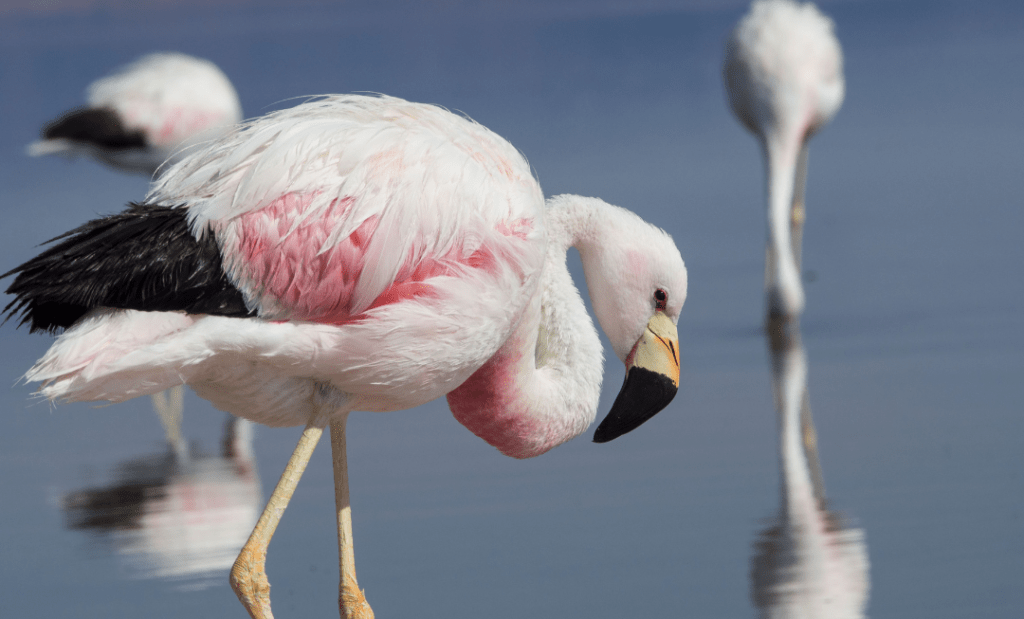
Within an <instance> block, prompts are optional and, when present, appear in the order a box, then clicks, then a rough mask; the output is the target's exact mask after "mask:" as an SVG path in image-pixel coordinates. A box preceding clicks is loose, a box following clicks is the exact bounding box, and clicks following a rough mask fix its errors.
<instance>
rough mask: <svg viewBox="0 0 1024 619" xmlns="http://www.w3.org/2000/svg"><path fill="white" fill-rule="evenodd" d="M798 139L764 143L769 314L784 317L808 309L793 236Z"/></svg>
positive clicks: (782, 138)
mask: <svg viewBox="0 0 1024 619" xmlns="http://www.w3.org/2000/svg"><path fill="white" fill-rule="evenodd" d="M798 135H799V134H797V133H796V132H792V134H791V135H790V136H788V137H785V134H783V135H773V136H769V137H768V138H767V139H766V140H765V141H764V149H765V162H766V170H765V177H766V179H767V183H768V189H767V192H768V255H767V261H766V263H765V292H766V294H767V297H768V306H769V307H768V309H769V312H771V313H776V314H781V315H784V316H798V315H799V314H800V313H801V312H802V311H803V308H804V290H803V285H802V284H801V282H800V267H799V265H798V264H797V249H796V247H795V246H794V239H793V234H792V230H793V224H794V219H793V217H794V213H793V197H794V192H795V190H796V175H797V162H798V158H799V153H800V147H801V139H800V137H797V136H798ZM801 137H802V136H801ZM801 209H802V207H801ZM800 216H801V217H802V213H801V214H800Z"/></svg>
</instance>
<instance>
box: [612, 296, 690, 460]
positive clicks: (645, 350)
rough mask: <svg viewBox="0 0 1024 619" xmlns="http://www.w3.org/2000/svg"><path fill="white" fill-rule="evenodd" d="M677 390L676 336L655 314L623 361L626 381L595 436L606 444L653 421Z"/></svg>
mask: <svg viewBox="0 0 1024 619" xmlns="http://www.w3.org/2000/svg"><path fill="white" fill-rule="evenodd" d="M678 390H679V335H678V333H677V331H676V325H675V324H674V323H673V322H672V320H671V319H669V317H668V316H666V315H665V313H664V312H655V314H654V317H653V318H651V320H650V321H648V323H647V328H646V329H644V334H643V335H641V336H640V339H639V340H637V343H636V345H635V346H633V350H632V351H631V352H630V353H629V356H628V357H626V380H625V382H624V383H623V384H622V389H621V390H620V391H619V395H618V396H616V398H615V404H612V409H611V410H610V411H608V415H607V416H606V417H605V418H604V421H602V422H601V425H599V426H597V431H596V432H594V442H595V443H607V442H608V441H610V440H612V439H615V438H618V437H620V436H622V435H623V434H625V433H627V432H630V431H632V430H635V429H636V428H638V427H640V425H641V424H642V423H643V422H645V421H647V420H648V419H650V418H651V417H654V415H656V414H657V413H658V411H660V410H661V409H663V408H665V407H666V406H668V403H669V402H671V401H672V398H674V397H675V395H676V391H678Z"/></svg>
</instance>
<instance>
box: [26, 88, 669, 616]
mask: <svg viewBox="0 0 1024 619" xmlns="http://www.w3.org/2000/svg"><path fill="white" fill-rule="evenodd" d="M56 240H58V241H59V242H58V243H57V244H56V245H54V246H53V247H51V248H49V249H48V250H46V251H45V252H43V253H42V254H40V255H39V256H38V257H36V258H34V259H32V260H30V261H29V262H27V263H25V264H23V265H21V266H20V267H18V268H16V269H14V271H12V273H16V274H17V278H16V279H15V281H14V283H13V284H12V285H11V286H10V288H9V290H8V292H10V293H12V294H15V295H16V297H15V300H14V301H13V302H12V303H11V304H10V305H9V306H8V307H7V309H6V311H7V312H8V313H9V314H8V315H9V316H11V315H15V314H18V313H19V312H20V313H22V320H23V323H25V322H27V323H28V324H29V325H30V326H31V327H32V329H34V330H35V329H45V330H51V331H52V330H57V329H60V328H66V329H67V330H66V331H65V332H64V333H63V334H62V335H61V336H60V337H59V338H58V339H57V341H56V342H55V343H54V345H53V346H52V347H51V348H50V349H49V351H48V352H47V353H46V354H45V355H44V356H43V358H42V359H40V360H39V361H38V362H37V363H36V365H35V366H33V367H32V369H30V370H29V372H28V374H27V376H26V378H27V379H28V380H30V381H41V382H42V383H43V385H42V387H41V390H40V391H41V395H42V396H44V397H47V398H49V399H51V400H71V401H80V400H110V401H121V400H126V399H128V398H131V397H135V396H138V395H143V394H147V393H152V392H155V391H159V390H161V389H166V388H167V387H169V386H171V385H174V384H180V383H182V382H185V383H187V384H189V385H190V386H191V387H192V388H193V389H195V391H196V392H197V393H198V394H199V395H200V396H202V397H204V398H206V399H208V400H210V401H211V402H212V403H213V404H214V405H215V406H217V407H220V408H222V409H224V410H226V411H228V412H231V413H234V414H236V415H239V416H241V417H245V418H247V419H250V420H253V421H257V422H260V423H264V424H267V425H270V426H292V425H303V424H304V425H305V430H304V432H303V435H302V438H301V439H300V441H299V444H298V445H297V447H296V449H295V452H294V453H293V455H292V457H291V459H290V461H289V463H288V465H287V468H286V469H285V472H284V474H283V475H282V477H281V480H280V482H279V483H278V485H277V487H276V488H275V489H274V492H273V494H272V496H271V497H270V500H269V502H268V504H267V508H266V510H265V511H264V513H263V515H262V516H261V517H260V520H259V523H258V524H257V526H256V528H255V530H254V531H253V534H252V536H251V537H250V539H249V541H248V542H247V544H246V546H245V547H244V548H243V549H242V551H241V553H240V554H239V557H238V560H237V561H236V563H235V566H234V568H233V569H232V574H231V582H232V586H233V587H234V589H235V591H236V592H237V593H238V596H239V598H240V599H241V601H242V603H243V604H244V605H245V606H246V608H247V610H248V611H249V613H250V615H251V616H253V617H269V616H271V614H270V598H269V583H268V581H267V578H266V575H265V571H264V562H265V556H266V548H267V544H268V542H269V540H270V536H271V535H272V534H273V531H274V529H275V528H276V526H277V524H278V521H279V519H280V517H281V514H282V513H283V511H284V508H285V506H286V505H287V503H288V500H289V499H290V497H291V495H292V492H293V491H294V488H295V486H296V484H297V482H298V479H299V477H300V476H301V474H302V471H303V470H304V468H305V466H306V463H307V462H308V460H309V457H310V455H311V453H312V450H313V448H314V446H315V445H316V443H317V441H318V440H319V438H320V435H321V433H322V432H323V429H324V428H325V427H326V426H328V425H330V427H331V446H332V453H333V458H334V472H335V485H336V490H335V498H336V508H337V511H338V527H339V546H340V548H339V554H340V560H339V563H340V568H341V582H340V601H339V604H340V606H341V614H342V616H343V617H354V616H360V617H362V616H372V612H371V611H370V609H369V605H368V604H367V603H366V600H365V598H364V597H363V594H362V592H361V591H360V589H359V588H358V585H357V581H356V578H355V563H354V558H353V551H352V543H351V539H352V537H351V513H350V509H349V500H348V481H347V472H346V456H345V422H346V419H347V417H348V414H349V412H350V411H353V410H362V411H393V410H400V409H406V408H411V407H413V406H417V405H419V404H423V403H425V402H429V401H430V400H433V399H435V398H437V397H440V396H446V397H447V399H448V403H449V406H450V408H451V410H452V412H453V414H454V415H455V417H456V419H457V420H458V421H459V422H461V423H462V424H463V425H465V426H466V427H467V428H468V429H469V430H471V431H472V432H473V433H474V434H476V435H477V436H479V437H481V438H482V439H484V440H485V441H487V442H488V443H490V444H491V445H493V446H495V447H496V448H498V449H499V450H500V451H501V452H502V453H504V454H506V455H509V456H512V457H516V458H528V457H533V456H537V455H540V454H542V453H544V452H546V451H548V450H549V449H551V448H553V447H555V446H556V445H559V444H560V443H563V442H565V441H567V440H569V439H571V438H573V437H575V436H577V435H579V434H580V433H582V432H583V431H584V430H585V429H586V428H587V426H588V425H589V424H590V423H591V422H592V421H593V420H594V419H595V415H596V412H597V406H598V396H599V394H600V385H601V379H602V372H603V367H602V366H603V360H602V356H603V355H602V347H601V344H600V340H599V339H598V336H597V332H596V330H595V328H594V325H593V322H592V321H591V320H590V317H589V315H588V314H587V312H586V309H585V307H584V304H583V301H582V299H581V298H580V295H579V292H578V291H577V289H576V287H575V286H574V285H573V282H572V279H571V277H570V275H569V271H568V269H567V266H566V252H567V250H568V248H569V247H575V248H576V249H577V250H578V251H579V254H580V257H581V260H582V264H583V268H584V272H585V275H586V280H587V288H588V289H589V292H590V295H591V299H592V301H593V307H594V313H595V314H596V316H597V319H598V322H599V323H600V325H601V327H602V329H603V330H604V332H605V333H606V334H607V336H608V338H609V340H610V341H611V344H612V347H613V348H614V350H615V354H616V356H618V357H619V359H620V360H621V361H622V362H623V363H624V364H625V366H626V378H625V381H624V384H623V387H622V389H621V391H620V393H619V395H618V397H617V398H616V400H615V403H614V404H613V406H612V408H611V410H610V412H609V413H608V415H607V416H606V417H605V419H604V421H602V423H601V424H600V425H599V427H598V429H597V431H596V433H595V436H594V440H595V441H597V442H604V441H608V440H612V439H614V438H616V437H617V436H620V435H621V434H624V433H626V432H629V431H630V430H632V429H634V428H636V427H637V426H639V425H640V424H641V423H643V422H644V421H646V420H647V419H649V418H650V417H651V416H653V415H654V414H655V413H657V412H658V411H659V410H661V409H662V408H664V407H665V406H666V405H667V404H668V403H669V401H670V400H671V399H672V398H673V396H674V395H675V392H676V390H677V387H678V378H679V353H678V340H677V335H676V322H677V321H678V319H679V313H680V311H681V309H682V306H683V301H684V300H685V298H686V287H687V277H686V268H685V266H684V265H683V260H682V258H681V257H680V254H679V250H678V249H677V248H676V246H675V244H674V243H673V241H672V239H671V237H670V236H669V235H668V234H666V233H665V232H664V231H662V230H660V229H658V228H656V227H654V226H652V225H651V224H649V223H647V222H645V221H643V220H642V219H641V218H640V217H638V216H637V215H635V214H633V213H632V212H630V211H627V210H625V209H622V208H619V207H616V206H612V205H609V204H607V203H605V202H603V201H601V200H598V199H595V198H584V197H579V196H569V195H563V196H557V197H554V198H551V199H550V200H548V201H547V203H546V204H545V200H544V197H543V194H542V192H541V189H540V186H539V185H538V183H537V182H536V180H535V179H534V178H533V176H532V175H531V170H530V167H529V165H528V164H527V162H526V160H525V159H524V158H523V156H522V155H521V154H520V153H519V152H518V151H516V149H515V148H513V147H512V145H510V144H509V143H508V142H507V141H505V140H503V139H502V138H500V137H498V136H497V135H495V134H494V133H492V132H490V131H488V130H487V129H486V128H484V127H482V126H480V125H479V124H476V123H474V122H472V121H470V120H468V119H466V118H463V117H461V116H457V115H455V114H452V113H450V112H448V111H445V110H443V109H441V108H438V107H434V106H430V105H423V104H415V103H409V102H406V101H403V100H401V99H395V98H389V97H365V96H329V97H324V98H320V99H317V100H312V101H309V102H307V103H304V104H302V105H299V106H296V107H295V108H292V109H289V110H284V111H279V112H274V113H272V114H269V115H267V116H265V117H263V118H260V119H257V120H255V121H252V122H249V123H246V124H244V125H241V126H240V127H239V128H237V129H235V130H233V131H231V132H230V133H229V134H228V135H226V136H225V137H223V138H221V139H220V140H218V141H217V142H216V143H214V144H212V145H209V146H207V147H206V148H204V149H203V150H201V151H199V152H197V153H194V154H192V155H190V156H189V157H187V158H186V159H184V160H182V161H181V162H179V163H177V164H175V165H174V166H173V167H171V168H170V169H168V170H167V171H166V172H165V173H164V174H163V175H161V176H160V178H158V179H157V180H156V182H155V183H154V185H153V187H152V188H151V190H150V192H149V194H148V195H147V197H146V199H145V201H144V202H143V203H141V204H137V205H132V206H131V207H130V208H129V209H128V210H126V211H124V212H122V213H120V214H117V215H113V216H110V217H107V218H104V219H99V220H96V221H93V222H90V223H87V224H86V225H84V226H82V227H80V228H78V229H77V230H73V231H71V232H69V233H68V234H66V235H64V236H62V237H59V239H56Z"/></svg>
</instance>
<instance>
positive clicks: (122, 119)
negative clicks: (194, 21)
mask: <svg viewBox="0 0 1024 619" xmlns="http://www.w3.org/2000/svg"><path fill="white" fill-rule="evenodd" d="M86 99H87V103H86V106H85V107H84V108H80V109H76V110H71V111H70V112H67V113H66V114H64V115H63V116H61V117H60V118H58V119H57V120H55V121H53V122H51V123H50V124H48V125H47V126H46V127H44V128H43V134H42V139H41V140H40V141H38V142H33V143H32V144H30V145H29V146H28V153H29V154H30V155H32V156H40V155H55V154H56V155H65V156H77V155H87V156H90V157H93V158H95V159H97V160H99V161H102V162H103V163H106V164H107V165H110V166H111V167H113V168H116V169H118V170H123V171H125V172H134V173H138V174H146V175H153V174H154V173H155V172H156V170H157V169H158V168H159V167H160V165H161V164H162V163H164V162H165V161H167V160H168V159H169V158H171V159H172V161H173V160H174V159H177V158H180V157H181V156H183V154H184V153H185V152H186V151H187V149H188V148H189V147H190V146H194V145H196V144H198V143H200V142H202V141H204V140H209V139H212V138H215V137H217V136H218V135H220V134H221V133H223V132H224V131H226V130H227V129H228V128H229V127H231V126H232V125H234V124H235V123H237V122H239V121H240V120H242V106H241V104H240V103H239V101H238V94H237V93H235V88H234V86H232V85H231V81H230V80H229V79H228V78H227V76H226V75H224V73H223V72H222V71H221V70H220V69H219V68H217V65H215V64H213V63H212V62H210V61H209V60H203V59H201V58H194V57H192V56H188V55H186V54H180V53H173V52H163V53H154V54H148V55H146V56H143V57H141V58H139V59H138V60H136V61H135V62H133V63H131V64H129V65H126V66H124V67H121V68H120V69H118V70H117V71H115V72H114V73H111V74H110V75H108V76H106V77H103V78H101V79H99V80H96V81H95V82H93V83H92V84H90V85H89V88H88V90H87V93H86Z"/></svg>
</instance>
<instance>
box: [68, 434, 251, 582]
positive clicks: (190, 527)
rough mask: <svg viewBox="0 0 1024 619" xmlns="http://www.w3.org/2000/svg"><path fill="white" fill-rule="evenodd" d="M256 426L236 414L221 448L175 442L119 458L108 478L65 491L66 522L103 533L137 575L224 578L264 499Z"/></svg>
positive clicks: (204, 580) (203, 579)
mask: <svg viewBox="0 0 1024 619" xmlns="http://www.w3.org/2000/svg"><path fill="white" fill-rule="evenodd" d="M252 434H253V429H252V424H251V423H249V422H248V421H244V420H241V419H237V418H234V417H232V418H231V419H230V420H229V421H228V422H227V425H226V427H225V435H224V439H223V443H222V450H221V455H219V456H197V455H189V454H188V453H187V450H184V451H183V450H182V449H181V447H180V445H176V444H174V443H171V444H170V445H169V447H170V449H169V452H168V453H165V454H159V455H154V456H147V457H143V458H138V459H134V460H129V461H127V462H123V463H121V464H120V465H118V466H117V477H116V479H115V481H114V482H113V483H111V484H110V485H109V486H104V487H101V488H89V489H85V490H80V491H77V492H72V493H70V494H68V495H67V496H65V497H64V501H63V507H64V512H65V516H66V522H67V526H68V528H70V529H79V530H87V531H90V532H93V533H96V534H99V535H100V536H102V537H103V538H104V539H105V540H107V541H109V542H110V543H111V544H112V546H113V548H114V550H115V551H116V552H117V553H118V554H119V555H121V556H122V557H124V558H125V560H126V561H127V562H128V564H129V565H130V566H131V569H132V572H133V573H134V575H135V576H137V577H139V578H174V579H188V580H189V581H190V584H192V585H194V586H206V585H208V584H211V583H212V582H217V583H220V582H222V580H223V577H224V572H226V571H227V570H228V569H230V568H231V565H232V564H233V563H234V560H235V557H236V556H237V555H238V551H239V549H240V548H241V547H242V545H243V544H245V540H246V539H247V538H248V536H249V532H250V531H251V530H252V528H253V526H254V525H255V524H256V519H257V518H258V517H259V514H260V508H261V507H262V499H261V496H260V481H259V476H258V474H257V471H256V460H255V458H254V457H253V453H252ZM214 578H216V580H214Z"/></svg>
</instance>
